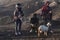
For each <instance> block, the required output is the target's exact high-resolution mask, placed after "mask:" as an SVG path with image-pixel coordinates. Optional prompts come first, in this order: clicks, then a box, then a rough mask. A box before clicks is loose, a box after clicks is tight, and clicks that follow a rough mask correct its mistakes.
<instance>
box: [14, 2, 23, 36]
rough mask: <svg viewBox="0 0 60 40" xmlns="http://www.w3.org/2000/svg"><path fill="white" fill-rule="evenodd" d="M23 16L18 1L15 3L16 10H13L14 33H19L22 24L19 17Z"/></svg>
mask: <svg viewBox="0 0 60 40" xmlns="http://www.w3.org/2000/svg"><path fill="white" fill-rule="evenodd" d="M23 16H24V14H23V11H22V8H21V4H20V3H18V4H16V10H15V11H14V21H15V23H16V30H15V35H18V34H21V25H22V20H21V18H22V17H23Z"/></svg>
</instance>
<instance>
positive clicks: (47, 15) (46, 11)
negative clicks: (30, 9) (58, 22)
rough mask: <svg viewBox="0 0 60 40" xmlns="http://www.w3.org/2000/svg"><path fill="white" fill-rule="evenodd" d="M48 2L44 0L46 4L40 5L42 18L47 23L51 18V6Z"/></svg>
mask: <svg viewBox="0 0 60 40" xmlns="http://www.w3.org/2000/svg"><path fill="white" fill-rule="evenodd" d="M49 4H50V2H46V4H45V5H44V6H43V7H42V18H43V20H44V21H45V22H46V23H47V22H48V21H51V20H52V13H51V10H52V9H51V7H49Z"/></svg>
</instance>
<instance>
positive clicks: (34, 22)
mask: <svg viewBox="0 0 60 40" xmlns="http://www.w3.org/2000/svg"><path fill="white" fill-rule="evenodd" d="M30 23H31V24H32V25H31V30H30V32H32V31H35V30H36V29H37V28H38V27H37V26H38V24H39V18H38V17H37V14H34V15H33V17H32V18H31V20H30Z"/></svg>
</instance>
